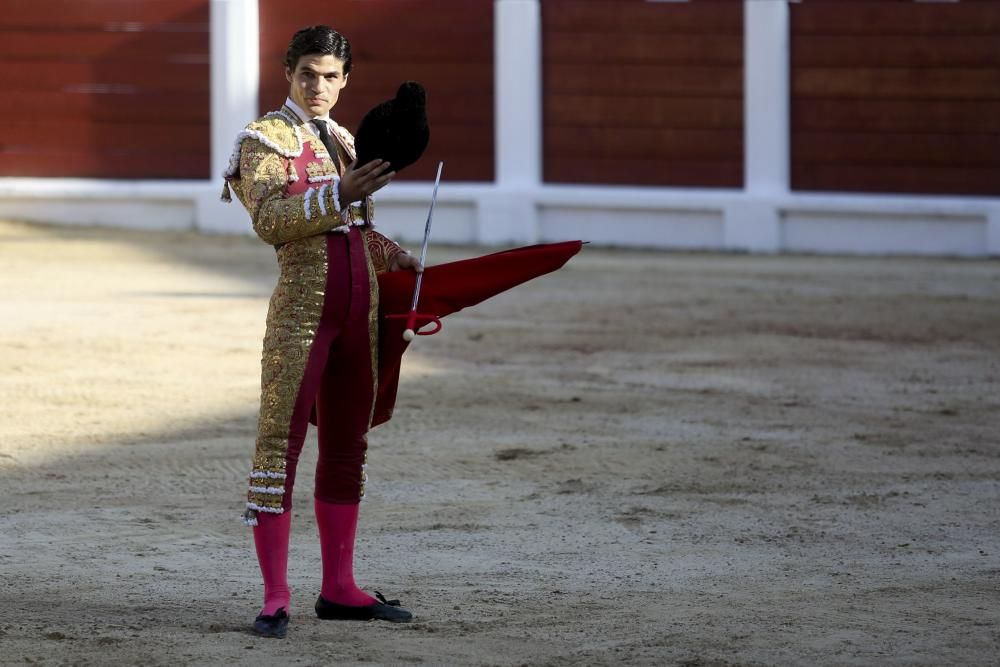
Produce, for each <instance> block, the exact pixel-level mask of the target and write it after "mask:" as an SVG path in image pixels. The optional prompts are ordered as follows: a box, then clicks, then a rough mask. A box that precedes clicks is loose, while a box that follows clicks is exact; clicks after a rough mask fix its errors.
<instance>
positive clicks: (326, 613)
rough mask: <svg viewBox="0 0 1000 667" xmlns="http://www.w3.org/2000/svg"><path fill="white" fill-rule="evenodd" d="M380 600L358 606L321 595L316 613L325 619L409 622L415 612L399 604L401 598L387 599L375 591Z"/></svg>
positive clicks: (317, 600) (317, 599)
mask: <svg viewBox="0 0 1000 667" xmlns="http://www.w3.org/2000/svg"><path fill="white" fill-rule="evenodd" d="M375 597H376V598H378V602H373V603H372V604H367V605H362V606H360V607H356V606H353V605H346V604H337V603H336V602H329V601H328V600H324V599H323V596H322V595H320V596H319V597H318V598H316V615H317V616H319V617H320V618H321V619H323V620H324V621H371V620H373V619H374V620H379V621H390V622H392V623H409V622H410V621H411V620H413V614H411V613H410V612H408V611H407V610H405V609H403V608H402V607H400V606H399V600H386V599H385V596H384V595H382V594H381V593H379V592H378V591H375Z"/></svg>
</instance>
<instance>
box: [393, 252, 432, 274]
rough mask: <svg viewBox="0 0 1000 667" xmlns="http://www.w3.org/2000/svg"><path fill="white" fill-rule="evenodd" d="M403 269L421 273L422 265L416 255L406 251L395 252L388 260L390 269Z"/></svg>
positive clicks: (422, 270)
mask: <svg viewBox="0 0 1000 667" xmlns="http://www.w3.org/2000/svg"><path fill="white" fill-rule="evenodd" d="M403 269H409V270H410V271H413V272H414V273H423V272H424V267H423V265H422V264H421V263H420V260H418V259H417V258H416V257H414V256H413V255H411V254H410V253H408V252H400V253H396V255H395V256H394V257H393V258H392V260H391V261H390V262H389V270H390V271H402V270H403Z"/></svg>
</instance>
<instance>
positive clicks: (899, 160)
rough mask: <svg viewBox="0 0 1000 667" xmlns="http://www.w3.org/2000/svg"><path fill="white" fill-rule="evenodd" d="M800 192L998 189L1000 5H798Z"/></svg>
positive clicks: (796, 155) (969, 1) (795, 58)
mask: <svg viewBox="0 0 1000 667" xmlns="http://www.w3.org/2000/svg"><path fill="white" fill-rule="evenodd" d="M791 68H792V69H791V88H792V100H791V128H792V137H791V171H792V176H791V180H792V183H791V184H792V188H793V189H796V190H825V191H829V190H843V191H856V192H886V193H889V192H892V193H901V194H966V195H998V194H1000V3H998V2H992V1H991V2H984V1H982V0H978V1H977V0H961V1H960V2H952V3H926V2H924V3H916V2H911V1H909V0H907V1H902V0H868V1H866V2H854V1H845V0H836V1H833V0H803V1H802V2H799V3H795V4H792V5H791Z"/></svg>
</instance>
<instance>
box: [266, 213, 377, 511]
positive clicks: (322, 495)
mask: <svg viewBox="0 0 1000 667" xmlns="http://www.w3.org/2000/svg"><path fill="white" fill-rule="evenodd" d="M326 248H327V260H328V264H327V266H328V270H327V278H326V293H325V298H324V303H323V313H322V317H321V318H320V324H319V329H318V331H317V332H316V335H315V339H314V342H313V345H312V348H311V349H310V351H309V358H308V361H307V362H306V368H305V373H304V375H303V379H302V384H301V385H300V387H299V393H298V396H297V398H296V402H295V408H294V411H293V413H292V421H291V425H290V428H289V438H288V452H287V454H286V455H285V460H286V466H287V467H286V470H285V472H286V474H287V478H286V479H285V493H284V498H283V502H282V507H283V508H284V509H285V510H286V511H287V510H289V509H291V507H292V487H293V485H294V483H295V472H296V468H297V466H298V460H299V454H300V453H301V452H302V444H303V442H304V441H305V436H306V431H307V429H308V426H309V417H310V413H311V412H312V411H313V410H314V409H315V413H316V425H317V429H318V436H319V461H318V463H317V466H316V490H315V497H316V498H318V499H320V500H322V501H324V502H328V503H357V502H359V501H360V499H361V496H362V495H364V481H363V479H364V468H363V466H364V463H365V452H366V451H367V448H368V442H367V439H366V433H367V432H368V428H369V425H370V420H371V411H372V405H373V403H374V400H375V379H374V378H375V376H374V361H375V360H374V352H373V350H374V345H375V341H374V340H372V337H373V336H374V335H377V334H376V333H375V332H373V331H370V327H369V323H370V319H369V318H370V308H371V307H373V306H376V305H377V304H373V303H372V298H371V295H372V293H371V291H370V290H371V288H372V287H375V288H376V289H377V286H373V285H372V284H371V283H372V282H373V281H371V280H370V275H369V267H368V258H367V255H366V254H365V248H364V239H363V237H362V235H361V234H360V233H359V232H358V230H357V229H356V228H352V229H351V231H350V233H349V234H339V233H332V234H328V235H327V244H326Z"/></svg>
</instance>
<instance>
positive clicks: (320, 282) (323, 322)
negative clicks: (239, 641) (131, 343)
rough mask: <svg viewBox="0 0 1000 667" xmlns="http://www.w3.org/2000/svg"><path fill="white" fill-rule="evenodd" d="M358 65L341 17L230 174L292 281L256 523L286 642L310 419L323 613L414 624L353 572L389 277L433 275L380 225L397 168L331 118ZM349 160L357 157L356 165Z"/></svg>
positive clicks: (290, 75)
mask: <svg viewBox="0 0 1000 667" xmlns="http://www.w3.org/2000/svg"><path fill="white" fill-rule="evenodd" d="M350 73H351V47H350V43H349V42H348V41H347V39H346V38H344V37H343V36H342V35H340V34H339V33H338V32H337V31H335V30H333V29H332V28H329V27H327V26H312V27H309V28H305V29H303V30H300V31H299V32H297V33H296V34H295V35H294V36H293V37H292V40H291V43H290V44H289V46H288V51H287V53H286V59H285V77H286V79H288V82H289V93H288V99H287V100H286V101H285V105H284V106H283V107H282V108H281V109H280V110H279V111H276V112H273V113H269V114H267V115H265V116H264V117H263V118H261V119H260V120H257V121H255V122H253V123H251V124H250V125H248V126H247V128H246V129H245V130H244V131H243V132H241V133H240V135H239V137H238V138H237V141H236V148H235V150H234V152H233V157H232V158H231V160H230V165H229V168H228V170H227V172H226V181H227V189H226V190H225V191H224V193H223V198H224V199H225V198H227V195H228V191H229V190H228V188H229V187H231V188H232V190H233V191H234V192H235V193H236V196H237V197H238V198H239V199H240V201H241V202H242V203H243V205H244V206H245V207H246V209H247V212H248V213H249V214H250V218H251V220H252V222H253V228H254V230H255V231H256V232H257V234H258V236H260V238H261V239H262V240H264V241H266V242H267V243H270V244H272V245H274V246H275V248H276V249H277V256H278V264H279V265H280V268H281V276H280V278H279V281H278V285H277V287H276V288H275V290H274V293H273V295H272V297H271V302H270V307H269V309H268V315H267V328H266V332H265V334H264V351H263V357H262V362H261V365H262V376H261V404H260V415H259V419H258V426H257V443H256V453H255V455H254V458H253V465H252V470H251V473H250V483H249V494H248V500H247V505H246V508H247V509H246V513H245V515H244V520H245V522H246V523H247V524H248V525H252V526H254V543H255V546H256V551H257V558H258V561H259V563H260V569H261V574H262V575H263V579H264V606H263V609H261V612H260V614H259V615H258V616H257V619H256V620H255V622H254V629H255V630H256V631H257V632H258V633H260V634H262V635H265V636H271V637H284V636H285V634H286V632H287V627H288V621H289V614H288V610H289V602H290V593H289V590H288V583H287V563H288V540H289V532H290V525H291V512H290V510H291V507H292V486H293V484H294V481H295V473H296V466H297V463H298V458H299V453H300V451H301V449H302V443H303V440H304V439H305V435H306V429H307V426H308V421H309V418H310V414H311V413H312V414H314V415H315V417H316V424H317V428H318V439H319V461H318V463H317V467H316V489H315V494H314V495H315V511H316V521H317V524H318V526H319V535H320V544H321V552H322V557H323V584H322V590H321V592H320V596H319V598H318V600H317V601H316V613H317V615H318V616H319V617H320V618H324V619H370V618H378V619H384V620H390V621H408V620H410V618H411V615H410V613H409V612H408V611H406V610H404V609H400V608H398V602H396V601H392V602H391V603H390V602H388V601H386V600H385V599H384V598H382V597H381V595H380V594H379V599H378V600H376V599H375V598H372V597H371V596H370V595H368V594H367V593H365V592H364V591H362V590H361V589H359V588H358V587H357V585H356V584H355V582H354V574H353V553H354V538H355V531H356V527H357V520H358V504H359V502H360V500H361V497H362V496H363V495H364V485H365V480H366V475H365V472H364V470H365V461H366V449H367V440H366V433H367V431H368V429H369V428H370V426H371V420H372V411H373V406H374V399H375V394H376V390H377V387H376V383H377V374H376V363H377V359H376V356H377V336H378V327H377V311H378V283H377V282H376V274H378V273H381V272H385V271H397V270H401V269H408V270H412V271H416V272H420V271H422V270H423V267H422V266H420V263H419V262H418V261H417V260H416V259H414V258H413V257H412V256H410V255H409V254H407V253H406V252H404V251H403V250H402V249H401V248H400V247H399V246H398V245H396V244H395V243H393V242H392V241H390V240H388V239H386V238H385V237H384V236H382V235H380V234H379V233H378V232H375V231H374V230H373V229H372V221H373V203H372V199H371V195H372V194H373V193H374V192H376V191H378V190H379V189H381V188H382V187H384V186H385V185H386V184H387V183H389V181H391V180H392V177H393V175H394V172H392V171H390V169H391V165H390V164H388V163H385V162H382V161H380V160H374V161H372V162H370V163H368V164H366V165H363V166H357V164H356V162H355V161H354V141H353V138H352V137H351V135H350V133H349V132H348V131H347V130H345V129H344V128H342V127H341V126H339V125H338V124H337V123H335V122H334V121H333V120H332V119H331V118H330V110H331V109H332V108H333V107H334V105H336V103H337V100H338V98H339V96H340V92H341V91H342V90H343V89H344V87H345V86H346V85H347V81H348V77H349V76H350ZM344 165H347V166H346V167H345V166H344Z"/></svg>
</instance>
